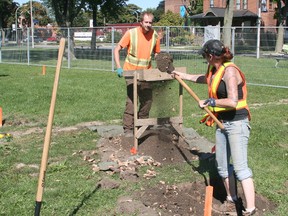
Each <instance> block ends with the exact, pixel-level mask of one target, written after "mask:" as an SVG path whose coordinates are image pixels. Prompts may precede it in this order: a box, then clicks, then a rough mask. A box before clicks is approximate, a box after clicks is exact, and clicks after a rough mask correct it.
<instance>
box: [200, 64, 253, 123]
mask: <svg viewBox="0 0 288 216" xmlns="http://www.w3.org/2000/svg"><path fill="white" fill-rule="evenodd" d="M228 66H232V67H235V68H236V69H237V70H238V72H239V73H240V76H241V77H242V80H243V82H244V84H243V87H242V92H243V99H241V100H238V103H237V106H236V108H229V107H225V108H223V107H210V106H208V109H209V110H211V111H213V112H227V111H230V110H235V109H236V110H239V109H243V108H246V109H247V110H248V112H249V118H250V111H249V108H248V105H247V101H246V98H247V89H246V82H245V77H244V74H243V73H242V72H241V71H240V69H239V68H238V67H237V66H236V65H235V64H234V63H232V62H226V63H224V64H223V65H222V66H221V67H220V68H219V69H218V70H217V71H216V73H215V74H214V77H213V80H212V68H213V67H212V66H210V67H209V71H208V74H207V77H206V79H207V84H208V90H209V97H212V98H215V99H218V97H217V90H218V87H219V85H220V82H221V80H222V78H223V75H224V72H225V68H226V67H228Z"/></svg>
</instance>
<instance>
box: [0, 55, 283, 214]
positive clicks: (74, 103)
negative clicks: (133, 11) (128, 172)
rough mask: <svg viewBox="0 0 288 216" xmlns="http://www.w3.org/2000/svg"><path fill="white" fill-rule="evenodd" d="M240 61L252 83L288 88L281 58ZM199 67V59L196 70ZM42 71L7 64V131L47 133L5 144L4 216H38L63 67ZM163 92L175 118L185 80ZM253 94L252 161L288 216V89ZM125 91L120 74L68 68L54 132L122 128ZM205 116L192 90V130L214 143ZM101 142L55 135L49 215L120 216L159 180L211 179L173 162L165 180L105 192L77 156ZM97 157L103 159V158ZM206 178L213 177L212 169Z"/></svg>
mask: <svg viewBox="0 0 288 216" xmlns="http://www.w3.org/2000/svg"><path fill="white" fill-rule="evenodd" d="M182 63H183V64H184V65H185V64H187V65H188V64H189V63H191V62H190V60H189V61H188V60H181V64H180V63H177V61H175V65H176V66H177V64H179V65H178V66H182V65H183V64H182ZM236 63H237V64H238V65H239V66H240V67H241V68H242V69H243V71H245V74H246V77H247V80H248V82H249V83H256V84H270V85H281V86H282V85H285V86H287V81H288V78H287V77H288V76H287V69H285V68H283V67H282V66H281V67H279V68H274V63H275V61H273V60H272V59H271V61H270V60H269V62H268V60H263V59H262V60H256V59H254V58H248V57H243V58H237V62H236ZM279 64H281V62H280V63H279ZM283 64H286V62H283ZM255 65H257V67H255ZM204 66H205V65H200V66H199V65H198V66H197V67H198V68H204ZM286 68H287V67H286ZM194 70H195V65H194V63H193V62H192V63H191V65H190V66H189V67H188V72H189V73H192V72H194ZM197 71H198V70H197ZM41 72H42V68H41V67H32V66H30V67H29V66H23V65H4V64H1V65H0V80H1V85H0V90H1V95H0V106H1V107H2V109H3V118H4V119H5V124H4V126H3V127H1V128H0V131H1V132H13V131H26V130H28V129H29V128H33V127H39V128H40V129H42V130H43V131H42V132H40V133H32V134H29V135H26V136H21V137H15V138H14V139H13V140H12V141H10V142H6V141H4V140H3V141H2V142H1V143H0V200H1V205H0V215H24V216H25V215H32V214H33V212H34V203H35V198H36V191H37V183H38V177H37V175H38V173H39V166H40V162H41V156H42V147H43V140H44V136H45V129H46V128H45V127H46V124H47V118H48V113H49V108H50V101H51V93H52V88H53V83H54V74H55V68H47V73H46V75H45V76H43V75H42V74H41ZM187 84H188V85H189V86H191V88H192V89H193V90H194V91H195V93H196V94H197V95H198V96H199V97H200V98H206V97H207V87H206V86H205V85H197V84H193V83H187ZM161 86H162V87H161ZM161 88H164V89H165V91H162V93H163V94H162V95H161V96H160V97H159V98H157V95H156V96H155V100H154V105H157V106H153V108H152V115H155V116H156V115H158V114H159V113H162V114H163V112H164V111H165V112H164V113H165V114H166V113H167V115H174V114H175V111H171V110H172V108H176V110H177V104H178V100H177V96H178V95H177V92H178V83H177V82H176V81H175V82H168V83H165V85H164V83H163V85H162V84H159V85H158V84H157V85H155V89H160V90H161ZM160 90H159V91H160ZM248 90H249V93H248V94H249V99H248V102H249V105H250V107H251V113H252V121H251V126H252V132H251V139H250V142H249V163H250V165H251V168H252V170H253V172H254V180H255V184H256V191H257V193H259V194H261V195H262V196H265V197H267V198H269V199H270V200H271V201H273V202H275V203H276V204H277V205H278V208H277V211H276V212H275V213H273V215H277V216H284V215H286V213H287V211H288V207H287V206H288V198H287V193H288V191H287V184H288V182H287V179H288V166H287V165H288V163H287V161H288V143H287V140H288V139H287V134H288V129H287V128H288V126H287V124H288V117H287V114H286V113H287V106H288V105H287V103H288V102H287V101H288V96H287V88H273V87H265V86H255V85H248ZM125 91H126V90H125V81H124V79H119V78H118V77H117V75H116V74H115V73H111V72H107V71H106V72H105V71H103V72H101V71H89V70H68V69H62V70H61V73H60V80H59V87H58V92H57V101H56V107H55V114H54V122H53V127H66V126H73V125H75V124H77V123H81V122H88V121H103V122H106V123H107V124H112V123H113V124H115V123H114V122H115V121H114V120H118V122H120V121H119V120H120V119H121V118H122V113H123V109H124V106H125ZM155 91H156V90H155ZM160 92H161V91H160ZM158 96H159V95H158ZM166 103H167V104H168V105H167V106H164V107H163V109H162V108H159V105H161V104H164V105H165V104H166ZM170 104H173V105H172V106H171V105H170ZM157 107H158V108H157ZM176 113H177V112H176ZM203 114H204V112H203V111H202V110H199V108H198V106H197V104H196V103H195V101H194V99H193V98H192V97H191V96H190V95H188V94H187V93H186V92H185V91H184V110H183V115H184V125H185V127H192V128H194V129H195V130H196V131H197V132H198V133H199V134H200V135H202V136H205V137H206V138H207V139H209V140H210V141H212V142H213V141H214V128H208V127H205V126H204V125H200V124H199V123H198V122H199V119H201V116H202V115H203ZM119 124H120V123H119ZM98 139H99V137H98V135H97V133H95V132H92V131H89V130H87V129H81V130H78V131H69V132H67V131H66V132H61V133H57V134H53V135H52V140H51V145H50V152H49V165H48V169H47V174H46V179H45V180H46V184H45V190H44V195H43V204H42V208H41V213H42V214H43V215H73V214H77V215H85V216H87V215H113V213H114V212H113V208H114V207H115V202H116V200H117V198H118V197H119V196H123V195H125V194H129V193H131V191H134V190H139V188H141V186H142V185H145V184H150V185H151V187H152V186H153V185H155V184H156V183H157V182H159V180H164V181H166V182H169V183H171V184H174V183H179V182H185V181H192V180H191V179H193V178H199V179H202V180H203V178H202V176H198V177H197V175H195V173H193V172H191V166H189V165H184V166H177V165H171V166H168V167H165V168H158V169H161V172H159V173H160V174H159V176H157V178H156V179H152V180H151V181H148V182H147V181H143V182H139V183H137V184H133V186H131V184H129V183H125V182H124V183H123V184H121V186H120V188H118V189H114V190H98V189H97V188H96V184H97V182H98V181H99V180H100V179H101V178H102V177H103V176H102V175H103V173H101V172H100V173H93V171H92V167H91V164H90V163H89V162H87V161H84V160H83V156H82V155H81V154H79V153H77V152H79V151H81V150H82V151H93V150H95V148H96V142H97V140H98ZM74 153H76V154H74ZM93 157H95V159H97V155H94V156H93ZM21 165H22V166H21ZM19 166H20V167H19ZM195 166H196V167H197V162H195ZM37 167H38V168H37ZM203 174H207V173H206V171H205V170H203ZM115 178H117V177H115Z"/></svg>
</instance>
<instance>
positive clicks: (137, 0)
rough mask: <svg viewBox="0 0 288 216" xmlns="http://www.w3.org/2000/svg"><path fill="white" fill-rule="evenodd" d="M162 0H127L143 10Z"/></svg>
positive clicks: (154, 5)
mask: <svg viewBox="0 0 288 216" xmlns="http://www.w3.org/2000/svg"><path fill="white" fill-rule="evenodd" d="M28 1H29V0H14V2H18V3H19V4H20V5H22V4H24V3H26V2H28ZM34 1H37V0H34ZM160 1H161V0H129V1H127V4H135V5H137V6H138V7H141V8H142V10H146V9H147V8H156V7H157V6H158V4H159V2H160ZM39 2H40V0H39Z"/></svg>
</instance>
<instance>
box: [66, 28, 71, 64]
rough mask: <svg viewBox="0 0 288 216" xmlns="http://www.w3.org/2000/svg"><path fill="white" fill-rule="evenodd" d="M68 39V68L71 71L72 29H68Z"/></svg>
mask: <svg viewBox="0 0 288 216" xmlns="http://www.w3.org/2000/svg"><path fill="white" fill-rule="evenodd" d="M67 34H68V35H67V38H68V40H67V41H68V47H67V49H68V50H67V60H68V65H67V67H68V68H69V69H70V68H71V58H70V46H71V44H70V42H71V36H70V28H68V33H67Z"/></svg>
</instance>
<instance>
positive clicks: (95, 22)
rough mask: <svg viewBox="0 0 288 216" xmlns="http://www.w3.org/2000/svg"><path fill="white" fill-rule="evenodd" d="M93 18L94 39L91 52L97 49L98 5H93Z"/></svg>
mask: <svg viewBox="0 0 288 216" xmlns="http://www.w3.org/2000/svg"><path fill="white" fill-rule="evenodd" d="M92 11H93V14H92V17H93V30H92V38H91V50H95V49H96V28H95V27H96V26H97V5H96V4H93V5H92Z"/></svg>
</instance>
